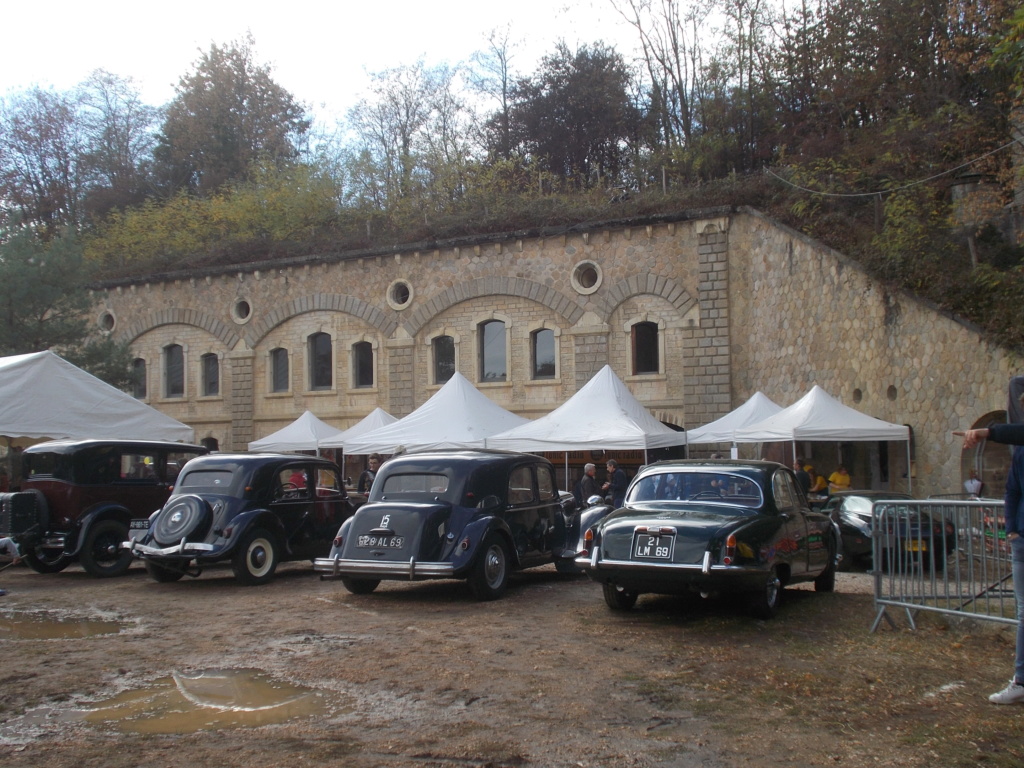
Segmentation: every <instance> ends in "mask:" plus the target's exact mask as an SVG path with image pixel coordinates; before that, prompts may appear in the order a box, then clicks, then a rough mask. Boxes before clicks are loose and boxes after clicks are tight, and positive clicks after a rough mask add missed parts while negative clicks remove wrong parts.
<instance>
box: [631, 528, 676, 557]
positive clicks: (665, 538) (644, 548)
mask: <svg viewBox="0 0 1024 768" xmlns="http://www.w3.org/2000/svg"><path fill="white" fill-rule="evenodd" d="M675 543H676V537H675V536H672V535H659V534H656V533H638V534H636V537H635V538H634V539H633V559H634V560H671V559H672V548H673V546H675Z"/></svg>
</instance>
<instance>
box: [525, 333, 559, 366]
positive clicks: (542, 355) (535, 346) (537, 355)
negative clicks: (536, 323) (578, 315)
mask: <svg viewBox="0 0 1024 768" xmlns="http://www.w3.org/2000/svg"><path fill="white" fill-rule="evenodd" d="M530 361H531V363H532V366H531V367H532V376H533V378H534V379H553V378H555V332H554V331H552V330H551V329H550V328H541V329H540V330H539V331H534V332H533V333H531V334H530Z"/></svg>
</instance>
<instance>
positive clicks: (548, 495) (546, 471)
mask: <svg viewBox="0 0 1024 768" xmlns="http://www.w3.org/2000/svg"><path fill="white" fill-rule="evenodd" d="M537 491H538V493H539V494H540V500H541V501H551V500H553V499H557V498H558V489H557V487H556V485H555V477H554V475H553V474H552V473H551V467H548V466H546V465H544V464H540V465H538V466H537Z"/></svg>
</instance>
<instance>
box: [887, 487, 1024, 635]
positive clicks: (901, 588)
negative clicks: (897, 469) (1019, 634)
mask: <svg viewBox="0 0 1024 768" xmlns="http://www.w3.org/2000/svg"><path fill="white" fill-rule="evenodd" d="M872 558H873V563H872V568H873V571H872V572H873V575H874V579H875V609H876V610H877V615H876V616H875V621H874V623H873V624H872V625H871V631H872V632H874V631H875V630H876V629H878V625H879V624H880V623H881V621H882V619H885V620H886V621H887V622H888V623H889V625H890V626H891V627H893V628H894V629H895V628H896V624H895V622H894V621H893V619H892V617H891V616H890V615H889V613H888V612H889V610H890V609H892V608H900V609H903V610H904V611H905V612H906V616H907V620H908V621H909V622H910V626H911V628H912V629H916V625H915V624H914V615H915V614H916V613H917V612H918V611H933V612H936V613H944V614H950V615H954V616H960V617H965V616H966V617H970V618H974V619H983V620H986V621H996V622H1002V623H1006V624H1016V623H1017V604H1016V601H1015V599H1014V595H1013V580H1012V576H1011V570H1010V569H1011V565H1010V548H1009V545H1008V543H1007V541H1006V532H1005V530H1004V517H1003V502H1002V500H1001V499H975V500H971V501H951V500H939V499H929V500H920V501H919V500H913V501H909V500H908V501H903V500H900V501H878V502H875V504H874V505H873V506H872Z"/></svg>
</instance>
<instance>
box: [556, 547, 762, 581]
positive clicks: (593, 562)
mask: <svg viewBox="0 0 1024 768" xmlns="http://www.w3.org/2000/svg"><path fill="white" fill-rule="evenodd" d="M573 562H575V563H576V565H578V566H579V567H580V568H583V569H589V570H594V571H599V570H601V569H602V568H617V569H622V570H629V569H632V568H636V569H644V570H647V569H650V568H656V569H658V570H663V569H664V570H666V571H683V572H686V571H690V572H692V573H701V574H704V575H707V574H709V573H732V574H739V573H748V572H749V573H760V572H762V571H763V570H764V569H763V568H750V567H745V566H737V565H713V564H712V563H711V553H710V552H705V553H704V559H703V561H702V562H701V563H699V564H697V563H659V562H648V561H639V560H602V559H601V557H600V553H599V552H598V550H597V549H595V550H594V551H593V552H592V553H591V554H590V557H577V558H576V559H575V560H574V561H573Z"/></svg>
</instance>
